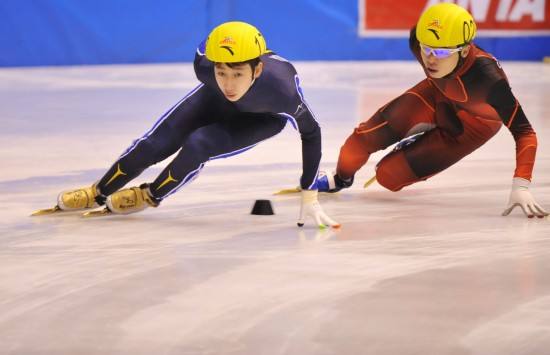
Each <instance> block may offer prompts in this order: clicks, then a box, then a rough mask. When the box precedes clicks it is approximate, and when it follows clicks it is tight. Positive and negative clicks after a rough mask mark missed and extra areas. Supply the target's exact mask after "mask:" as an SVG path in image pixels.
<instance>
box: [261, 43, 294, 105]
mask: <svg viewBox="0 0 550 355" xmlns="http://www.w3.org/2000/svg"><path fill="white" fill-rule="evenodd" d="M262 62H263V65H264V68H263V72H262V79H263V80H264V81H265V82H266V84H268V85H269V86H270V87H271V88H272V89H273V90H274V91H277V92H279V93H281V94H285V95H289V96H293V95H294V94H296V93H297V91H298V87H299V79H298V74H297V72H296V69H295V68H294V66H293V65H292V63H290V62H289V61H288V60H286V59H285V58H283V57H281V56H279V55H277V54H275V53H270V54H267V55H265V56H263V57H262Z"/></svg>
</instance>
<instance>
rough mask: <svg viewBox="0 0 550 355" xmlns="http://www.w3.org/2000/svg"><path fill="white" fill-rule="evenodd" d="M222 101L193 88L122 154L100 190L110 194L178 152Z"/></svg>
mask: <svg viewBox="0 0 550 355" xmlns="http://www.w3.org/2000/svg"><path fill="white" fill-rule="evenodd" d="M218 101H219V100H218ZM222 104H223V103H222V102H217V98H216V95H214V94H213V93H212V91H210V90H208V89H207V88H206V87H204V86H202V85H201V86H199V87H198V88H196V89H195V90H193V91H191V92H190V93H189V94H188V95H187V96H185V97H184V98H183V99H182V100H181V101H180V102H178V103H177V104H176V105H175V106H174V107H172V108H171V109H170V110H169V111H168V112H166V113H165V114H164V115H163V116H162V117H161V118H160V119H159V120H158V121H157V122H156V123H155V125H154V126H153V127H152V128H151V129H150V130H149V131H148V132H147V133H146V134H145V135H144V136H143V137H141V138H139V139H136V140H135V141H134V142H133V144H132V145H131V146H130V147H129V148H128V149H127V150H126V151H125V152H124V153H123V154H122V155H121V156H120V157H119V159H118V160H117V161H116V162H115V163H114V164H113V166H112V167H111V168H110V169H109V170H108V171H107V173H106V174H105V175H104V176H103V177H102V178H101V179H100V180H99V182H98V184H97V188H98V191H99V192H100V193H101V194H103V195H110V194H112V193H113V192H115V191H117V190H118V189H120V188H121V187H123V186H124V185H126V184H127V183H128V182H129V181H130V180H132V179H134V178H135V177H136V176H138V175H139V174H141V173H142V172H143V170H145V169H146V168H148V167H149V166H151V165H153V164H156V163H158V162H159V161H162V160H164V159H166V158H167V157H168V156H170V155H172V154H173V153H175V152H176V151H177V150H178V149H180V148H181V144H182V142H184V141H185V139H186V137H187V136H188V135H189V134H190V133H191V132H192V131H194V130H196V129H197V128H199V127H201V126H204V125H207V124H211V123H212V122H213V119H212V117H215V116H216V114H214V113H213V112H212V110H213V108H215V107H219V106H220V105H222Z"/></svg>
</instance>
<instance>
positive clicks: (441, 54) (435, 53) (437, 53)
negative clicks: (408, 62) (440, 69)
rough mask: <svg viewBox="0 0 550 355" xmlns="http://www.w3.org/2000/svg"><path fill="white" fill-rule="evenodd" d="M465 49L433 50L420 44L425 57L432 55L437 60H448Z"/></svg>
mask: <svg viewBox="0 0 550 355" xmlns="http://www.w3.org/2000/svg"><path fill="white" fill-rule="evenodd" d="M463 48H464V47H458V48H432V47H428V46H426V45H424V44H420V49H421V50H422V52H424V54H425V55H427V56H429V55H430V54H431V55H433V56H434V57H436V58H439V59H441V58H447V57H449V56H451V55H452V54H454V53H457V52H460V51H461V50H462V49H463Z"/></svg>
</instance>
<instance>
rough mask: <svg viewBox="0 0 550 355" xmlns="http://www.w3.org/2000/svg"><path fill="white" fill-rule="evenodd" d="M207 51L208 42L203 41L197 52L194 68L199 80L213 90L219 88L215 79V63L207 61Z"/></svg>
mask: <svg viewBox="0 0 550 355" xmlns="http://www.w3.org/2000/svg"><path fill="white" fill-rule="evenodd" d="M205 49H206V40H204V41H202V42H201V44H199V46H198V47H197V51H196V52H195V60H194V61H193V68H194V69H195V75H196V76H197V79H199V81H201V82H202V83H204V84H205V85H206V86H208V87H211V88H217V87H218V86H217V84H216V78H215V77H214V63H212V62H211V61H209V60H208V59H206V56H205V55H204V53H205Z"/></svg>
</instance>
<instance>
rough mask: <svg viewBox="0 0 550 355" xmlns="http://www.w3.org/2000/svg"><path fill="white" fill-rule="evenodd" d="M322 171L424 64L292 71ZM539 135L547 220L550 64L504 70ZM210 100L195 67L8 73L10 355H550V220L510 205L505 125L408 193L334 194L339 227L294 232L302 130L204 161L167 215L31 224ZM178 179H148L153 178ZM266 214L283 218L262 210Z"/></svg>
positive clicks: (0, 300)
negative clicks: (138, 143) (184, 102)
mask: <svg viewBox="0 0 550 355" xmlns="http://www.w3.org/2000/svg"><path fill="white" fill-rule="evenodd" d="M296 67H297V69H298V71H299V73H300V75H301V82H302V86H303V89H304V92H305V95H306V99H307V100H308V102H309V104H310V106H311V107H312V109H313V110H314V112H315V114H316V116H317V119H318V121H319V123H320V125H321V127H322V129H323V160H322V164H321V167H322V169H324V170H332V169H334V167H335V164H336V159H337V156H338V151H339V147H340V145H341V144H342V143H343V141H344V140H345V138H346V137H347V136H348V135H349V134H350V133H351V131H352V129H353V127H354V126H355V125H356V124H357V123H358V122H359V121H361V120H364V119H367V118H368V117H369V116H370V115H372V114H373V113H374V111H375V110H376V109H377V108H378V107H380V106H382V105H383V104H385V103H386V102H387V101H388V100H390V99H391V98H393V97H395V96H397V95H399V94H401V93H402V92H403V91H405V90H406V89H408V88H409V87H411V86H413V85H414V84H415V83H416V82H418V81H419V80H421V79H422V78H423V73H422V72H421V69H420V67H419V65H418V64H417V63H413V62H362V63H360V62H332V63H326V62H325V63H323V62H315V63H296ZM503 67H504V69H505V71H506V72H507V74H508V77H509V79H510V82H511V85H512V88H513V90H514V93H515V95H516V97H517V98H518V99H519V101H520V102H521V104H522V105H523V108H524V110H525V112H526V115H527V117H528V118H529V120H530V122H531V123H532V125H533V127H534V129H535V130H536V131H537V135H538V138H539V146H538V153H537V161H536V165H535V170H534V178H533V183H532V188H531V191H532V193H533V195H534V196H535V198H536V199H537V200H538V202H539V203H540V204H541V205H543V206H544V207H545V208H546V209H550V108H549V107H550V106H549V101H550V65H549V64H541V63H512V62H505V63H503ZM196 85H197V81H196V79H195V77H194V74H193V71H192V67H191V65H190V64H170V65H139V66H138V65H136V66H99V67H65V68H63V67H60V68H12V69H0V120H1V123H2V129H1V130H0V159H1V162H2V168H1V173H0V202H1V206H2V218H1V219H2V222H1V227H0V234H1V235H0V354H2V355H4V354H14V355H15V354H17V355H35V354H56V355H74V354H79V355H87V354H132V355H150V354H178V355H180V354H185V355H191V354H235V355H237V354H238V355H245V354H246V355H272V354H289V355H291V354H292V355H293V354H299V355H325V354H327V355H328V354H335V355H336V354H338V355H344V354H345V355H352V354H353V355H355V354H376V355H395V354H399V355H402V354H422V355H424V354H437V355H447V354H448V355H462V354H472V355H474V354H475V355H478V354H479V355H491V354H495V355H496V354H498V355H507V354H509V355H520V354H523V355H544V354H548V353H549V350H548V349H550V220H549V219H548V218H545V219H527V218H525V217H524V216H523V214H522V213H521V212H520V210H518V209H516V210H514V212H513V214H512V215H510V216H508V217H501V216H500V214H501V212H502V211H503V210H504V208H505V207H506V203H507V200H508V194H509V191H510V185H511V181H512V175H513V171H514V167H515V145H514V141H513V139H512V136H511V134H510V133H509V131H508V130H507V129H506V128H504V127H503V128H502V129H501V130H500V132H499V133H498V134H497V136H495V137H494V138H493V139H492V140H491V141H489V142H488V143H487V144H486V145H484V146H483V147H481V148H480V149H479V150H478V151H476V152H474V153H473V154H471V155H470V156H468V157H466V158H465V159H464V160H462V161H461V162H459V163H458V164H457V165H455V166H453V167H451V168H450V169H448V170H446V171H444V172H443V173H441V174H439V175H437V176H435V177H433V178H431V179H429V180H428V181H427V182H422V183H419V184H416V185H413V186H410V187H408V188H406V189H404V190H403V191H401V192H398V193H393V192H390V191H387V190H384V189H383V188H382V187H380V186H379V185H373V186H371V187H369V188H368V189H363V188H362V185H363V182H364V181H366V180H367V179H368V178H370V177H371V176H372V174H373V171H374V165H375V164H376V162H377V161H378V160H379V159H380V158H381V157H382V156H383V154H385V153H386V152H379V153H376V154H374V155H373V156H372V157H371V159H370V161H369V163H368V164H367V165H366V166H365V167H364V168H363V169H362V170H361V171H360V172H359V173H358V174H357V176H356V183H355V185H354V186H353V187H352V188H350V189H349V190H346V191H343V192H340V193H338V194H335V195H321V196H320V201H321V203H322V205H323V207H324V209H325V211H326V212H327V213H328V214H329V215H331V216H332V217H333V218H334V219H336V220H337V221H339V222H340V223H342V225H343V226H342V228H341V229H340V230H337V231H335V230H319V229H317V228H315V227H314V226H313V224H312V221H308V223H307V224H306V226H305V227H304V228H302V229H299V228H298V227H296V219H297V217H298V211H299V201H300V200H299V195H287V196H273V195H272V193H273V192H275V191H277V190H279V189H281V188H288V187H293V186H296V185H297V183H298V179H299V176H300V174H301V151H300V149H301V148H300V147H301V145H300V139H299V135H298V134H297V133H296V131H294V130H293V129H292V127H291V125H287V127H286V128H285V130H284V131H283V132H282V133H281V134H279V135H278V136H276V137H274V138H272V139H270V140H268V141H266V142H263V143H262V144H260V145H259V146H257V147H256V148H254V149H252V150H250V151H248V152H246V153H244V154H241V155H239V156H236V157H232V158H230V159H226V160H218V161H213V162H211V163H209V164H208V165H207V166H206V168H205V169H204V170H203V171H202V174H201V175H200V176H199V178H198V179H197V180H196V181H195V182H193V183H192V184H191V185H189V186H186V187H184V188H183V189H181V190H180V191H179V192H178V193H177V194H175V195H173V196H171V197H170V198H169V199H167V200H165V201H164V202H163V204H162V205H161V207H159V208H158V209H148V210H146V211H144V212H142V213H140V214H135V215H130V216H113V217H103V218H96V219H83V218H81V217H80V214H78V213H69V214H63V215H55V216H45V217H29V214H30V213H31V212H33V210H36V209H39V208H46V207H51V206H53V205H54V204H55V199H56V196H57V193H58V192H59V191H61V190H64V189H70V188H74V187H80V186H84V185H88V184H91V183H92V182H94V181H95V180H96V179H98V178H100V177H101V176H102V174H103V173H104V172H105V170H106V169H107V168H108V167H109V166H110V165H111V164H112V162H114V161H115V159H116V158H117V157H118V155H119V154H120V153H122V152H123V151H124V150H125V149H126V147H128V146H129V145H130V143H131V141H132V140H133V139H134V138H137V137H139V136H141V135H142V134H143V133H145V132H146V131H147V130H148V129H149V128H150V126H152V125H153V123H154V122H155V121H156V119H157V118H158V117H159V116H160V115H162V113H164V111H166V110H167V109H168V108H169V107H171V105H173V104H174V103H175V102H177V101H178V100H179V99H180V98H181V97H183V96H184V95H185V94H186V93H187V92H188V91H189V90H190V89H191V88H193V87H194V86H196ZM162 166H164V164H162V163H161V164H159V165H158V166H155V167H152V168H151V169H150V170H148V171H147V172H146V173H144V174H143V175H142V176H140V177H139V178H137V179H136V181H135V183H136V184H139V183H142V182H146V181H152V179H153V178H154V177H155V176H156V174H158V173H160V171H161V170H160V169H161V167H162ZM266 198H267V199H271V200H272V203H273V206H274V209H275V213H276V214H275V215H274V216H253V215H250V210H251V208H252V204H253V202H254V200H256V199H266Z"/></svg>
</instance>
